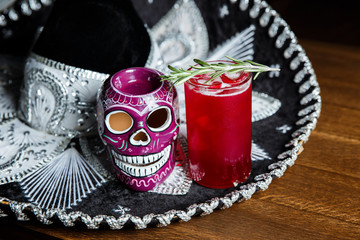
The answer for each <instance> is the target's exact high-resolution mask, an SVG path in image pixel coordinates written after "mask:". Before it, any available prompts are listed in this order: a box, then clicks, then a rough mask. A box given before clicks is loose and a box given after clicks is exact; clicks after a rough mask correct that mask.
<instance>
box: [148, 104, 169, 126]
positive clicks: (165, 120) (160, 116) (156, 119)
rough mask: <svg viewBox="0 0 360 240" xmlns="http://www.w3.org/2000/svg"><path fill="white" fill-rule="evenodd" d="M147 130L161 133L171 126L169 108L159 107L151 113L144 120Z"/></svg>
mask: <svg viewBox="0 0 360 240" xmlns="http://www.w3.org/2000/svg"><path fill="white" fill-rule="evenodd" d="M146 124H147V126H148V128H149V129H150V130H151V131H153V132H161V131H164V130H165V129H167V128H168V127H169V126H170V124H171V110H170V108H169V107H166V106H161V107H159V108H157V109H155V110H153V111H151V112H150V113H149V115H148V117H147V119H146Z"/></svg>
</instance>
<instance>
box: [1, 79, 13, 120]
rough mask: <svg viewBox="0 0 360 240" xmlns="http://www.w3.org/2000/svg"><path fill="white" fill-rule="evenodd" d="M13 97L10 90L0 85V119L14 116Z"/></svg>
mask: <svg viewBox="0 0 360 240" xmlns="http://www.w3.org/2000/svg"><path fill="white" fill-rule="evenodd" d="M15 112H16V110H15V99H14V96H13V94H12V92H11V91H8V90H7V89H5V88H4V87H2V86H0V121H3V120H6V119H10V118H13V117H15Z"/></svg>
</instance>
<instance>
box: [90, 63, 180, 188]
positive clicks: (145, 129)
mask: <svg viewBox="0 0 360 240" xmlns="http://www.w3.org/2000/svg"><path fill="white" fill-rule="evenodd" d="M161 75H162V74H161V73H160V72H158V71H156V70H153V69H150V68H143V67H141V68H140V67H138V68H129V69H125V70H122V71H120V72H118V73H116V74H115V75H114V76H112V77H110V78H108V79H107V80H106V81H105V82H104V84H103V86H102V88H101V89H100V91H99V96H98V105H97V115H98V130H99V134H100V137H101V138H102V140H103V142H104V144H105V145H106V149H107V152H108V155H109V157H110V158H111V160H112V162H113V164H114V167H115V170H116V173H117V176H118V178H119V179H120V180H121V181H122V182H123V183H124V184H125V185H126V186H128V187H129V188H131V189H134V190H137V191H148V190H151V189H152V188H154V187H155V186H156V185H158V184H160V183H161V182H163V181H164V180H165V179H166V178H167V177H168V176H169V175H170V173H171V172H172V170H173V169H174V165H175V148H176V139H177V136H178V133H179V117H178V104H177V94H176V90H175V88H171V86H170V84H169V83H168V82H166V81H161V77H160V76H161Z"/></svg>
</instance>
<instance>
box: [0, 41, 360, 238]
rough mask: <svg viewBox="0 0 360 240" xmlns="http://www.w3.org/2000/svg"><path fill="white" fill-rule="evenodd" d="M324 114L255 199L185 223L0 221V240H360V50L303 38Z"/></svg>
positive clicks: (359, 48) (1, 219)
mask: <svg viewBox="0 0 360 240" xmlns="http://www.w3.org/2000/svg"><path fill="white" fill-rule="evenodd" d="M300 43H301V44H302V46H303V47H304V49H305V51H306V53H307V55H308V57H309V58H310V60H311V62H312V64H313V67H314V69H315V72H316V74H317V78H318V81H319V83H320V87H321V96H322V101H323V105H322V112H321V117H320V119H319V122H318V125H317V128H316V129H315V130H314V131H313V132H312V134H311V136H310V140H309V141H308V142H307V143H306V144H305V145H304V148H305V149H304V151H303V153H302V154H301V155H300V156H299V158H298V159H297V160H296V163H295V165H294V166H293V167H290V168H289V169H288V170H287V171H286V173H285V174H284V176H283V177H282V178H280V179H276V180H274V181H273V182H272V184H271V185H270V187H269V189H268V190H266V191H264V192H260V193H257V194H255V195H254V196H253V198H252V199H250V200H248V201H245V202H242V203H238V204H235V205H233V206H232V207H231V208H229V209H227V210H218V211H215V212H214V213H213V214H211V215H208V216H204V217H195V218H193V219H192V220H190V221H189V222H186V223H173V224H171V225H169V226H167V227H164V228H149V229H145V230H133V229H126V230H116V231H112V230H86V229H83V228H82V229H79V228H77V229H74V228H65V227H59V226H45V225H41V224H36V223H29V222H14V221H9V220H7V219H4V218H0V221H1V222H0V225H1V227H0V239H1V238H4V239H7V238H6V237H5V236H8V237H13V238H14V239H51V237H52V238H61V239H114V238H121V239H134V238H136V239H360V104H359V103H360V47H354V46H353V47H349V46H345V45H339V44H329V43H325V42H316V41H310V40H308V41H305V40H303V41H300Z"/></svg>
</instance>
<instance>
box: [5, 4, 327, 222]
mask: <svg viewBox="0 0 360 240" xmlns="http://www.w3.org/2000/svg"><path fill="white" fill-rule="evenodd" d="M39 4H40V3H39ZM7 9H8V8H7ZM3 11H4V10H3ZM7 11H8V10H7ZM3 16H4V17H5V19H8V15H6V16H5V15H4V14H3ZM0 19H1V18H0ZM225 55H229V56H231V57H235V58H239V59H249V60H254V61H256V62H260V63H263V64H266V65H269V66H276V67H278V68H281V71H280V72H270V73H267V74H263V75H260V77H259V78H258V79H257V80H256V81H254V83H253V117H252V120H253V139H252V140H253V143H252V173H251V176H250V178H249V179H248V180H247V181H246V182H245V183H243V184H239V185H237V186H236V187H233V188H229V189H210V188H206V187H202V186H200V185H198V184H196V183H194V182H192V180H191V179H190V178H189V174H188V171H187V158H186V154H187V153H186V149H187V144H186V134H185V131H184V129H185V127H186V121H185V119H184V116H183V111H180V117H181V131H180V137H179V139H178V145H179V146H178V148H177V164H176V168H175V169H174V171H173V173H172V174H171V176H169V178H168V179H167V180H166V181H165V182H164V183H162V184H161V185H158V186H157V187H155V188H154V189H153V190H151V191H149V192H136V191H133V190H130V189H127V188H126V187H124V186H123V185H122V184H121V183H120V182H119V181H118V180H116V179H115V178H114V175H113V172H112V168H111V164H110V163H109V161H108V159H107V156H106V154H105V151H104V146H103V145H102V142H101V140H100V139H99V137H98V136H97V135H96V133H94V129H96V121H95V115H94V113H95V112H94V102H95V96H96V92H97V90H98V88H99V87H100V86H101V84H102V82H103V81H104V80H105V79H106V78H108V77H109V76H110V75H111V74H113V73H115V72H116V71H119V70H121V69H123V68H127V67H132V66H147V67H151V68H155V69H158V70H160V71H163V72H165V73H166V71H167V70H166V66H167V65H168V64H171V65H173V66H177V67H186V66H188V65H189V64H192V59H193V58H200V59H208V60H211V59H222V58H223V57H224V56H225ZM9 89H10V90H9ZM177 90H178V94H179V96H180V110H182V109H184V103H183V99H182V98H181V96H182V95H183V93H182V92H183V91H182V89H181V88H179V89H177ZM0 98H1V100H2V101H1V103H2V105H1V109H0V116H1V124H0V155H1V156H0V203H1V205H0V214H1V215H2V216H15V217H16V218H18V219H20V220H27V219H30V218H31V217H32V216H35V217H36V219H37V220H38V221H40V222H42V223H44V224H50V223H52V222H54V221H57V220H59V221H60V222H62V223H63V224H64V225H65V226H74V225H75V224H77V223H80V222H82V223H84V224H85V225H86V226H87V227H88V228H99V227H100V226H102V225H108V226H109V227H110V228H112V229H120V228H123V227H124V226H127V225H131V226H135V227H136V228H146V227H148V226H153V225H158V226H166V225H168V224H170V223H171V222H173V221H179V220H181V221H189V220H190V219H191V218H192V217H193V216H197V215H206V214H210V213H212V212H213V211H214V210H215V209H226V208H228V207H231V206H232V205H233V204H234V203H236V202H241V201H243V200H248V199H250V198H251V196H252V195H253V194H254V193H256V192H257V191H263V190H266V189H267V188H268V186H269V185H270V183H271V182H272V180H273V179H275V178H279V177H281V176H282V175H283V174H284V173H285V171H286V169H287V168H288V167H289V166H292V165H293V164H294V162H295V160H296V158H297V156H298V154H299V153H300V152H301V151H302V145H303V144H304V143H305V142H306V141H307V140H308V138H309V136H310V133H311V131H312V130H313V129H314V128H315V126H316V123H317V119H318V117H319V114H320V109H321V97H320V89H319V86H318V82H317V81H316V76H315V73H314V70H313V68H312V66H311V63H310V61H309V59H308V57H307V56H306V54H305V51H304V49H303V48H302V47H301V46H300V45H299V44H298V42H297V39H296V37H295V34H294V33H293V32H292V31H291V29H290V27H289V26H288V25H287V24H286V22H285V21H284V20H283V19H282V18H281V17H280V16H279V15H278V14H277V13H276V11H275V10H273V9H272V8H271V7H270V6H269V5H268V4H267V3H266V2H265V1H260V0H240V1H238V0H231V1H229V0H223V1H202V0H173V1H166V2H165V1H156V0H148V1H136V0H133V1H132V2H130V1H114V0H104V1H101V3H100V2H98V1H95V0H81V1H70V0H58V1H57V2H55V4H54V5H53V9H52V12H51V13H50V15H49V18H48V20H47V22H46V24H45V26H44V28H43V30H42V32H41V33H40V35H39V37H38V38H37V39H36V41H35V44H34V46H33V47H32V49H31V52H30V53H29V55H28V57H27V60H26V65H25V70H24V80H23V84H22V87H21V88H20V87H19V86H18V85H15V86H14V83H13V84H10V83H8V84H7V86H3V87H2V88H1V95H0ZM17 101H18V104H17ZM235 107H236V106H235ZM232 121H234V120H232ZM219 127H221V126H219ZM224 214H226V212H224Z"/></svg>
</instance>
